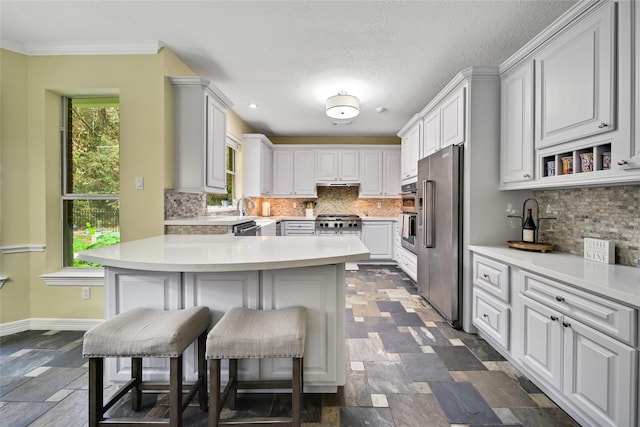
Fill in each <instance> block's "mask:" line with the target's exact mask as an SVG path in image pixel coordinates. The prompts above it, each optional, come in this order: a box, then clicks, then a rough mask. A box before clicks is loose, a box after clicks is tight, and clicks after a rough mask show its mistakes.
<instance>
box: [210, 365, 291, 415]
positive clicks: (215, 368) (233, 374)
mask: <svg viewBox="0 0 640 427" xmlns="http://www.w3.org/2000/svg"><path fill="white" fill-rule="evenodd" d="M210 360H211V364H210V366H209V386H210V387H211V389H210V391H209V427H218V426H245V427H248V426H274V425H275V426H290V427H300V424H301V413H302V395H303V392H302V387H303V373H302V370H303V363H302V362H303V360H302V357H294V358H292V360H293V372H292V377H291V378H292V379H291V380H280V381H278V380H274V381H238V359H229V382H228V383H227V385H226V387H225V389H224V391H223V392H222V393H221V392H220V365H221V363H220V362H221V359H210ZM281 388H290V389H291V417H254V418H233V419H224V420H221V419H220V411H222V407H223V406H224V404H225V402H226V401H227V400H228V401H229V408H230V409H235V407H236V398H237V393H238V390H247V389H254V390H255V389H281Z"/></svg>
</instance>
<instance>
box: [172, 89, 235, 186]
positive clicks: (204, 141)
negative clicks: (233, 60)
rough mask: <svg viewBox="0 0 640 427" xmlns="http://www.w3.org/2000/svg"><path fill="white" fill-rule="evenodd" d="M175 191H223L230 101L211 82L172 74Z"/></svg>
mask: <svg viewBox="0 0 640 427" xmlns="http://www.w3.org/2000/svg"><path fill="white" fill-rule="evenodd" d="M171 85H172V86H173V99H174V190H176V191H184V192H199V193H217V194H224V193H226V169H225V144H226V135H227V129H226V113H227V110H228V109H229V108H230V107H231V101H229V99H228V98H226V97H225V96H224V94H222V92H220V90H219V89H218V88H217V87H215V86H214V85H213V84H212V83H211V82H210V81H208V80H204V79H201V78H199V77H172V78H171Z"/></svg>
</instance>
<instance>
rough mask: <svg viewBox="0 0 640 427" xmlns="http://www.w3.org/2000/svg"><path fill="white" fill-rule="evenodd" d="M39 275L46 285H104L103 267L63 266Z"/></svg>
mask: <svg viewBox="0 0 640 427" xmlns="http://www.w3.org/2000/svg"><path fill="white" fill-rule="evenodd" d="M40 277H41V278H43V279H44V283H45V284H46V285H47V286H104V268H63V269H62V270H60V271H56V272H55V273H47V274H42V275H41V276H40Z"/></svg>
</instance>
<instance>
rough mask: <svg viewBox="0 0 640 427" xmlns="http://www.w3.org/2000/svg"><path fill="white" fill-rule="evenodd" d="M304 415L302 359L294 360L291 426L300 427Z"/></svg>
mask: <svg viewBox="0 0 640 427" xmlns="http://www.w3.org/2000/svg"><path fill="white" fill-rule="evenodd" d="M301 414H302V358H301V357H294V358H293V376H292V380H291V425H292V426H293V427H300V422H301Z"/></svg>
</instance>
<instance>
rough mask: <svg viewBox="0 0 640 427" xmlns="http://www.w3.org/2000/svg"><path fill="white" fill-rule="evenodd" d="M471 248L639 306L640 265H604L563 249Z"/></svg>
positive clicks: (475, 246) (478, 252)
mask: <svg viewBox="0 0 640 427" xmlns="http://www.w3.org/2000/svg"><path fill="white" fill-rule="evenodd" d="M469 250H470V251H472V252H475V253H477V254H480V255H485V256H487V257H491V258H494V259H496V260H498V261H503V262H505V263H507V264H511V265H514V266H516V267H519V268H522V269H525V270H528V271H531V272H533V273H538V274H540V275H543V276H547V277H549V278H550V279H553V280H558V281H561V282H564V283H566V284H568V285H570V286H573V287H576V288H579V289H582V290H585V291H587V292H591V293H594V294H598V295H601V296H603V297H606V298H609V299H613V300H615V301H617V302H619V303H621V304H625V305H630V306H633V307H635V308H640V268H637V267H629V266H625V265H619V264H603V263H599V262H596V261H590V260H586V259H584V258H583V257H581V256H577V255H571V254H567V253H562V252H547V253H538V252H529V251H522V250H518V249H512V248H509V247H506V246H498V245H491V246H489V245H487V246H484V245H469Z"/></svg>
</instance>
